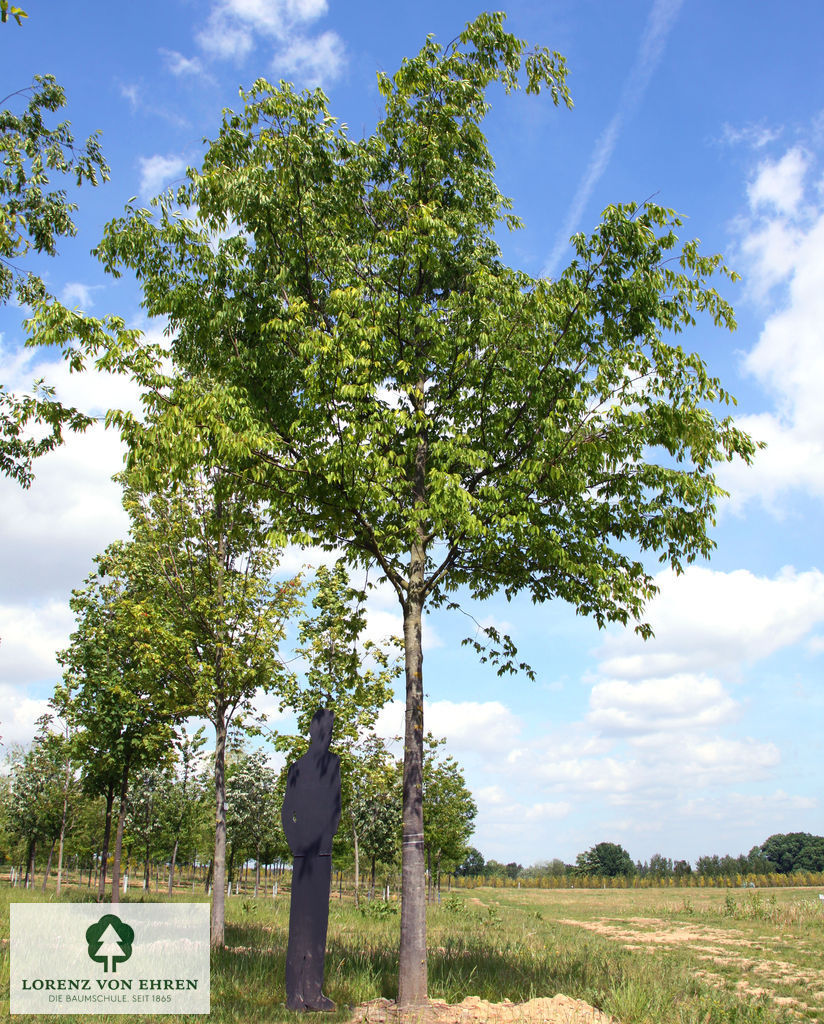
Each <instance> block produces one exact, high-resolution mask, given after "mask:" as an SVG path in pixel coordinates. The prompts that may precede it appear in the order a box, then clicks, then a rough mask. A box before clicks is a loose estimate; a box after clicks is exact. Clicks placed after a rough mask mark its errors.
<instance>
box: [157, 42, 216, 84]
mask: <svg viewBox="0 0 824 1024" xmlns="http://www.w3.org/2000/svg"><path fill="white" fill-rule="evenodd" d="M160 53H161V54H162V55H163V57H164V58H165V60H166V67H167V68H168V69H169V71H171V73H172V74H173V75H177V76H178V77H180V76H183V75H195V76H197V77H202V76H204V75H205V72H204V70H203V64H202V63H201V62H200V60H198V58H197V57H184V56H183V54H182V53H178V52H177V50H166V49H164V48H163V47H161V48H160Z"/></svg>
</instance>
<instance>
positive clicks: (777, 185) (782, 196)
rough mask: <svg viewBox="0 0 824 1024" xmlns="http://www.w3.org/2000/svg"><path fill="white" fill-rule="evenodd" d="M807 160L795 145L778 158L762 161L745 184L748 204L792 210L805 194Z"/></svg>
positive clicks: (781, 211)
mask: <svg viewBox="0 0 824 1024" xmlns="http://www.w3.org/2000/svg"><path fill="white" fill-rule="evenodd" d="M808 166H809V161H808V159H807V157H806V156H805V155H804V153H803V152H802V151H801V150H800V149H798V148H794V149H790V150H788V151H787V152H786V153H785V154H784V156H783V157H782V158H781V159H780V160H778V161H774V162H773V161H764V163H762V164H760V165H759V167H758V172H757V174H756V176H755V179H754V180H753V182H752V183H751V184H750V185H749V186H748V187H747V195H748V196H749V200H750V206H751V207H752V208H753V209H754V210H757V209H758V208H759V207H762V206H766V207H773V208H774V209H775V210H777V211H778V212H779V213H785V214H792V213H795V211H796V210H797V209H798V206H799V204H800V202H801V199H802V197H803V195H804V177H805V175H806V173H807V167H808Z"/></svg>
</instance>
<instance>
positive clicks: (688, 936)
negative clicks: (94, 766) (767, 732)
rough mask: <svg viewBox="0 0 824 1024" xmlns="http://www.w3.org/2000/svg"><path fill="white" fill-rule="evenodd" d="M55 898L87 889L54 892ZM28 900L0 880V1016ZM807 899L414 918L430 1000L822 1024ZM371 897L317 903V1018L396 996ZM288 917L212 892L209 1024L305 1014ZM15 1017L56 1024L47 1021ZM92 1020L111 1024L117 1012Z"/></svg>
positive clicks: (275, 904) (465, 902) (383, 925)
mask: <svg viewBox="0 0 824 1024" xmlns="http://www.w3.org/2000/svg"><path fill="white" fill-rule="evenodd" d="M51 898H54V897H53V896H52V897H51ZM66 898H69V899H84V898H88V894H87V891H86V890H69V892H68V894H67V896H66ZM152 898H153V899H156V898H159V897H155V896H154V895H153V897H152ZM188 898H189V899H191V896H190V897H188ZM42 899H43V897H42V895H41V894H40V893H35V892H31V893H29V892H26V891H24V890H20V889H9V888H8V887H7V886H2V888H0V905H1V906H0V915H1V916H0V942H1V943H2V947H1V948H0V1019H3V1018H4V1017H5V1018H7V1017H8V1009H9V1004H8V984H9V955H8V921H9V915H8V908H7V904H8V903H9V902H12V901H14V902H24V901H29V900H30V901H32V902H41V901H42ZM138 899H139V897H137V896H135V900H136V901H137V900H138ZM180 899H181V900H185V899H187V897H180ZM819 904H820V901H819V900H818V897H817V893H815V892H811V891H810V890H790V889H781V890H775V891H767V892H764V891H758V892H751V891H746V892H744V891H741V890H737V891H736V890H727V891H724V890H721V891H719V890H706V891H705V890H696V889H682V890H679V889H668V890H654V889H646V890H527V889H522V890H517V889H506V890H501V889H483V888H481V889H476V890H472V891H471V892H464V891H462V892H460V893H455V894H452V895H451V896H449V897H446V898H445V899H444V901H443V902H442V903H441V905H440V906H433V907H431V908H430V910H429V913H428V923H427V927H428V932H427V940H428V946H429V950H430V955H429V994H430V996H432V997H433V998H439V999H443V1000H445V1001H447V1002H460V1001H461V1000H462V999H463V998H464V997H466V996H468V995H477V996H480V997H481V998H483V999H488V1000H490V1001H492V1002H500V1001H502V1000H503V999H511V1000H512V1001H514V1002H521V1001H524V1000H527V999H531V998H533V997H536V996H552V995H555V994H556V993H558V992H561V993H564V994H565V995H568V996H572V997H573V998H577V999H583V1000H585V1001H586V1002H588V1003H591V1004H593V1005H594V1006H597V1007H598V1008H599V1009H602V1010H604V1011H606V1012H607V1013H611V1014H614V1015H615V1016H616V1017H617V1018H618V1019H619V1020H620V1021H621V1022H622V1024H789V1022H799V1021H802V1022H803V1021H822V1020H824V904H822V905H820V906H819ZM380 906H381V905H378V907H376V908H370V910H369V911H368V912H367V913H363V912H361V911H359V910H357V909H356V908H355V907H354V906H353V905H352V903H351V902H349V901H347V900H343V901H342V902H340V901H339V900H338V899H333V900H332V903H331V908H330V921H329V938H328V945H327V957H326V984H325V991H326V992H327V994H328V995H329V996H330V997H331V998H332V999H334V1000H335V1001H336V1002H337V1003H338V1005H339V1007H340V1009H339V1010H338V1011H337V1012H336V1013H334V1014H324V1015H323V1018H322V1019H324V1020H327V1021H343V1020H345V1019H346V1018H347V1016H348V1015H349V1011H348V1010H347V1007H351V1006H352V1005H354V1004H357V1003H361V1002H365V1001H367V1000H369V999H375V998H377V997H379V996H387V997H390V998H393V997H394V996H395V995H396V993H397V980H398V963H397V945H398V931H399V917H398V915H397V913H396V912H395V911H396V908H395V907H394V906H391V905H390V909H389V910H383V911H382V910H380V909H379V908H380ZM288 914H289V905H288V896H285V895H283V894H281V895H280V896H278V898H277V899H275V900H273V899H272V898H271V897H269V898H266V897H261V898H259V899H250V898H247V897H244V896H240V897H232V898H230V899H229V900H227V929H226V946H227V948H226V949H225V950H223V951H221V952H220V953H218V954H216V955H213V957H212V965H211V968H212V969H211V978H212V980H211V992H212V999H211V1004H212V1013H211V1015H210V1018H209V1019H210V1020H211V1021H215V1022H221V1024H222V1022H224V1021H225V1022H242V1024H264V1022H265V1024H275V1022H279V1021H283V1022H290V1021H297V1020H303V1021H306V1020H307V1019H308V1018H307V1017H306V1016H305V1015H300V1016H299V1015H297V1014H293V1013H290V1012H289V1011H287V1010H286V1008H285V1005H284V999H285V992H284V987H283V985H284V982H283V978H284V971H285V958H286V936H287V929H288ZM134 1016H135V1017H137V1016H141V1015H134ZM15 1019H16V1020H20V1021H25V1020H27V1019H29V1018H27V1017H25V1016H20V1017H17V1018H15ZM30 1019H31V1021H32V1024H48V1022H50V1021H62V1022H63V1024H65V1017H64V1016H60V1015H54V1016H50V1015H42V1014H38V1015H37V1016H34V1015H32V1016H31V1018H30ZM91 1019H93V1020H94V1021H95V1022H96V1024H115V1021H117V1020H119V1019H120V1018H119V1017H117V1016H115V1015H95V1016H94V1017H93V1018H91ZM132 1019H134V1017H133V1018H132ZM145 1019H146V1020H147V1022H155V1024H163V1022H165V1021H173V1020H174V1021H177V1020H183V1019H184V1018H183V1017H177V1016H172V1015H168V1014H167V1015H163V1014H156V1015H154V1014H153V1015H145ZM313 1019H316V1020H320V1019H321V1018H320V1017H316V1018H313Z"/></svg>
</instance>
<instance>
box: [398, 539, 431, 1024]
mask: <svg viewBox="0 0 824 1024" xmlns="http://www.w3.org/2000/svg"><path fill="white" fill-rule="evenodd" d="M424 558H425V551H424V548H423V544H416V545H415V546H414V547H413V550H412V557H411V559H410V566H409V590H408V597H407V599H406V601H405V602H404V608H403V612H404V615H403V638H404V649H405V661H406V730H405V738H404V751H403V843H402V852H401V945H400V959H399V965H398V966H399V970H398V1005H399V1006H401V1007H409V1006H417V1005H420V1004H421V1003H423V1002H425V1001H426V988H427V978H426V891H425V887H424V886H425V878H424V849H423V650H422V647H421V612H422V610H423V594H422V589H423V572H424Z"/></svg>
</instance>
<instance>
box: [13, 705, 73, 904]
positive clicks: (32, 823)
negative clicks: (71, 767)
mask: <svg viewBox="0 0 824 1024" xmlns="http://www.w3.org/2000/svg"><path fill="white" fill-rule="evenodd" d="M51 722H52V718H51V715H41V717H40V718H39V719H38V720H37V726H38V729H37V733H36V734H35V737H34V740H33V741H32V744H31V746H30V747H29V749H28V750H27V751H25V753H24V752H22V751H20V752H19V756H18V757H16V758H15V759H14V760H13V763H12V770H11V785H10V791H9V806H8V812H7V827H8V828H9V831H10V832H11V834H12V835H14V836H17V837H19V838H20V839H22V840H23V841H24V842H25V846H26V876H25V884H26V885H27V886H28V885H29V884H30V883H31V884H34V872H35V856H36V851H37V845H38V843H39V842H40V840H45V841H46V842H48V843H49V857H48V863H47V865H46V868H45V871H44V873H43V891H44V892H45V891H46V883H47V882H48V877H49V873H50V870H51V864H52V857H53V854H54V847H55V844H56V843H57V840H58V838H60V837H62V835H63V834H64V830H65V824H66V811H67V798H68V787H69V781H70V780H67V778H66V758H65V749H64V746H63V744H62V743H61V737H60V736H56V735H54V734H53V733H52V732H51V731H50V729H49V726H50V725H51Z"/></svg>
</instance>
